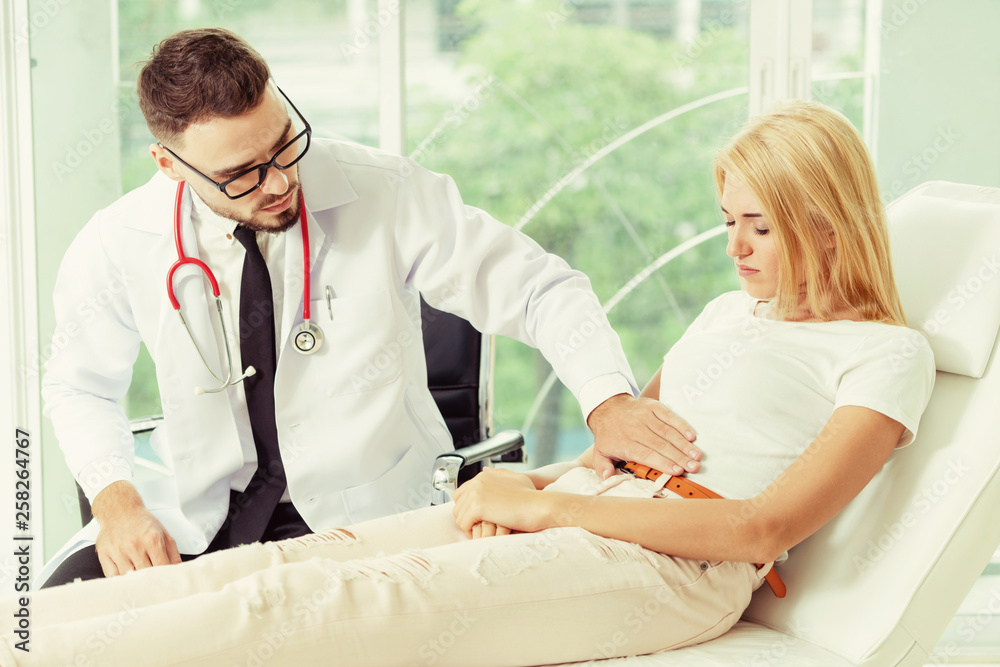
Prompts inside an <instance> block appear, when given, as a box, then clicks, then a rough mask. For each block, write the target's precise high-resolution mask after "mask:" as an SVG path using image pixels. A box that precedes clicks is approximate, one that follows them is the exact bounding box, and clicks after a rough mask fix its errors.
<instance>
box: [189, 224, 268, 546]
mask: <svg viewBox="0 0 1000 667" xmlns="http://www.w3.org/2000/svg"><path fill="white" fill-rule="evenodd" d="M234 234H235V236H236V240H237V241H239V242H240V243H241V244H243V247H244V248H246V251H247V255H246V259H244V260H243V279H242V282H241V283H240V357H241V361H242V362H243V366H242V368H243V369H244V370H245V369H246V367H247V366H253V367H254V369H256V371H257V372H256V373H255V374H254V375H252V376H250V377H248V378H247V379H245V380H244V381H243V389H244V391H245V392H246V397H247V411H248V412H249V413H250V428H251V430H252V431H253V441H254V446H255V447H256V449H257V471H256V472H255V473H254V475H253V477H252V478H251V480H250V483H249V484H248V485H247V488H246V490H245V491H242V492H240V493H234V494H232V495H231V499H230V507H229V515H228V517H227V519H226V522H225V523H224V524H223V525H222V528H221V529H220V530H219V533H218V534H217V535H216V536H215V539H214V540H212V544H211V545H210V546H209V548H208V550H209V551H215V550H217V549H225V548H227V547H231V546H237V545H240V544H250V543H252V542H256V541H258V540H260V538H261V536H262V535H263V534H264V529H265V528H266V527H267V524H268V521H270V519H271V515H272V514H273V513H274V508H275V507H277V505H278V501H279V500H281V496H282V494H283V493H284V491H285V486H286V480H285V469H284V467H283V466H282V464H281V454H280V452H279V450H278V428H277V425H276V424H275V420H274V369H275V367H276V366H277V354H276V352H275V335H274V298H273V296H272V294H271V277H270V275H268V272H267V264H265V263H264V256H263V255H261V253H260V248H259V247H258V246H257V234H256V232H254V231H253V230H252V229H248V228H246V227H237V228H236V231H235V233H234Z"/></svg>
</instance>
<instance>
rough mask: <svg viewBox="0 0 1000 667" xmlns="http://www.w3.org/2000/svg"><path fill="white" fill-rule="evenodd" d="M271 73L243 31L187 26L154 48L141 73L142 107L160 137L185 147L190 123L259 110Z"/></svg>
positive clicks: (140, 92) (150, 126) (151, 128)
mask: <svg viewBox="0 0 1000 667" xmlns="http://www.w3.org/2000/svg"><path fill="white" fill-rule="evenodd" d="M270 76H271V72H270V70H269V69H268V67H267V63H266V62H264V59H263V58H261V56H260V54H259V53H257V52H256V51H255V50H254V49H253V47H251V46H250V45H249V44H247V43H246V42H245V41H244V40H243V38H241V37H240V36H239V35H237V34H235V33H233V32H230V31H229V30H225V29H223V28H203V29H198V30H182V31H181V32H178V33H176V34H174V35H171V36H170V37H168V38H166V39H165V40H163V41H162V42H160V43H159V44H158V45H157V46H155V47H154V48H153V53H152V54H151V55H150V58H149V60H147V61H146V62H145V63H144V65H143V67H142V71H141V72H139V81H138V83H137V84H136V88H137V89H138V93H139V108H141V109H142V115H143V116H145V118H146V125H147V126H148V127H149V131H150V132H152V133H153V136H154V137H156V139H157V140H158V141H161V142H163V143H164V144H166V145H168V146H170V147H171V148H181V147H182V144H183V140H182V133H183V132H184V130H186V129H187V127H188V125H190V124H192V123H200V122H205V121H208V120H210V119H212V118H233V117H235V116H241V115H243V114H244V113H246V112H248V111H252V110H253V109H256V108H257V105H259V104H260V103H261V101H262V100H263V96H264V92H265V91H266V89H267V82H268V79H269V78H270Z"/></svg>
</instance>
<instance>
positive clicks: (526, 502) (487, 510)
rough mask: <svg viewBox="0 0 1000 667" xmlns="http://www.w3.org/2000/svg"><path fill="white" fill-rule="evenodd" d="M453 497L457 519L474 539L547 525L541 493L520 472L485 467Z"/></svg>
mask: <svg viewBox="0 0 1000 667" xmlns="http://www.w3.org/2000/svg"><path fill="white" fill-rule="evenodd" d="M454 499H455V509H454V510H453V511H452V513H453V514H454V515H455V522H456V523H457V524H458V526H459V528H461V529H462V530H464V531H465V534H466V535H468V536H469V537H471V538H473V539H477V538H480V537H492V536H493V535H508V534H510V533H512V532H522V533H530V532H534V531H536V530H541V529H542V528H546V527H547V526H546V525H544V517H545V512H544V507H543V504H544V503H543V500H544V497H543V494H542V492H540V491H538V490H537V489H535V485H534V483H532V481H531V479H530V478H529V477H528V476H527V475H523V474H521V473H518V472H513V471H511V470H503V469H499V468H484V469H483V471H482V472H480V473H479V474H478V475H476V476H475V477H473V478H472V479H470V480H469V481H468V482H466V483H465V484H463V485H462V486H460V487H458V489H457V490H456V491H455V494H454Z"/></svg>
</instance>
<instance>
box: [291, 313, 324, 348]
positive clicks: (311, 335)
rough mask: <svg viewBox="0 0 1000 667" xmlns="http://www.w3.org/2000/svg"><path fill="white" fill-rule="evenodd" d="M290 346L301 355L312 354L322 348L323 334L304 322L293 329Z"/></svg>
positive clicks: (318, 329) (312, 325)
mask: <svg viewBox="0 0 1000 667" xmlns="http://www.w3.org/2000/svg"><path fill="white" fill-rule="evenodd" d="M294 333H295V335H294V336H292V344H293V345H294V346H295V349H296V350H297V351H298V352H301V353H302V354H313V353H315V352H316V351H317V350H318V349H319V348H321V347H323V332H322V330H320V328H319V327H318V326H316V325H315V324H313V323H312V322H310V321H308V320H306V321H305V322H303V323H302V324H300V325H299V326H297V327H295V332H294Z"/></svg>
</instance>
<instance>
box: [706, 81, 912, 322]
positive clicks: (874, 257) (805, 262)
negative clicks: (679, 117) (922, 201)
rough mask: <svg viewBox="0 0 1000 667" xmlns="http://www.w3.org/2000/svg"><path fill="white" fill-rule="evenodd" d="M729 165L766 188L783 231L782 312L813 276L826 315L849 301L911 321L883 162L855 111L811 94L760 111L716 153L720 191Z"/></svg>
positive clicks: (761, 193)
mask: <svg viewBox="0 0 1000 667" xmlns="http://www.w3.org/2000/svg"><path fill="white" fill-rule="evenodd" d="M727 174H732V175H733V176H734V177H735V178H737V179H738V180H739V181H740V182H741V183H743V185H744V186H745V187H746V188H747V189H748V190H749V191H750V192H751V193H753V195H754V196H755V197H756V198H757V201H758V202H759V203H760V206H761V208H762V209H763V210H762V211H761V212H762V213H763V214H764V215H765V216H766V218H767V222H768V228H769V229H770V230H771V233H772V234H774V237H775V244H776V246H777V248H778V254H779V258H780V259H779V269H778V293H777V295H776V298H775V313H776V314H777V316H778V317H781V318H785V319H788V318H791V317H792V316H793V315H794V314H795V312H796V310H797V307H798V301H799V283H800V282H803V281H804V282H805V284H806V300H807V304H806V305H807V306H808V308H809V310H810V311H812V313H813V315H814V316H815V317H817V318H819V319H821V320H829V319H831V318H832V316H833V311H834V310H835V309H836V308H838V307H839V306H840V305H841V304H847V305H848V306H850V307H853V308H854V309H855V310H857V312H858V313H859V314H860V315H861V317H862V318H863V319H865V320H871V321H877V322H886V323H889V324H905V322H906V320H905V318H904V316H903V308H902V306H901V305H900V302H899V293H898V292H897V291H896V284H895V282H894V280H893V276H892V266H891V263H890V259H889V237H888V232H887V229H886V218H885V209H884V208H883V206H882V201H881V199H880V197H879V190H878V183H877V179H876V177H875V168H874V165H873V164H872V161H871V157H870V156H869V154H868V150H867V148H866V147H865V145H864V141H863V140H862V139H861V136H860V135H859V134H858V131H857V130H856V129H854V126H853V125H851V123H850V121H848V120H847V118H845V117H844V116H843V115H842V114H840V113H839V112H837V111H834V110H833V109H831V108H829V107H827V106H824V105H822V104H818V103H815V102H802V101H795V102H786V103H784V104H782V105H781V106H779V107H776V108H775V109H774V110H772V111H770V112H768V113H765V114H761V115H759V116H756V117H755V118H752V119H751V120H750V121H749V122H748V123H747V124H746V125H745V126H744V127H743V129H742V130H741V131H740V133H739V134H737V135H736V136H735V137H734V138H733V139H732V140H731V141H730V142H729V144H728V145H727V146H725V147H724V148H722V149H721V150H720V151H719V152H718V153H717V154H716V156H715V186H716V189H717V190H718V193H719V197H720V198H721V197H722V190H723V186H724V185H725V182H726V175H727ZM831 239H832V241H833V242H832V243H831Z"/></svg>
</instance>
